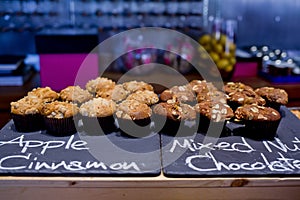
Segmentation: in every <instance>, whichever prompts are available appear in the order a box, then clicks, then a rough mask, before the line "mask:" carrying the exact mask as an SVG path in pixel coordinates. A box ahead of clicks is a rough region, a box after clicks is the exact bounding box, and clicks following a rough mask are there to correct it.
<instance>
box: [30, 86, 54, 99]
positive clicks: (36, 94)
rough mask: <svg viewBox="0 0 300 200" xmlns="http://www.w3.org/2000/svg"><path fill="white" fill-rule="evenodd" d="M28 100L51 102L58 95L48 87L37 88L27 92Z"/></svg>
mask: <svg viewBox="0 0 300 200" xmlns="http://www.w3.org/2000/svg"><path fill="white" fill-rule="evenodd" d="M27 96H28V97H29V98H39V99H41V100H43V101H44V102H52V101H55V100H57V99H58V98H59V94H58V93H57V92H55V91H53V90H52V89H51V88H50V87H38V88H34V89H33V90H31V91H30V92H28V94H27Z"/></svg>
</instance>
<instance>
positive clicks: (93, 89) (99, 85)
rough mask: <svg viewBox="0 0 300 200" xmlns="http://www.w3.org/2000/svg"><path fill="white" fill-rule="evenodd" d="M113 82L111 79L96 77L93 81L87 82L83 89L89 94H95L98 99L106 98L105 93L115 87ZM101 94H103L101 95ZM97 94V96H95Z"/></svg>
mask: <svg viewBox="0 0 300 200" xmlns="http://www.w3.org/2000/svg"><path fill="white" fill-rule="evenodd" d="M115 84H116V83H115V82H114V81H112V80H111V79H108V78H105V77H97V78H95V79H92V80H89V81H88V82H87V83H86V85H85V88H86V89H87V90H88V91H89V92H90V93H91V94H96V95H98V97H102V95H104V96H103V97H107V96H105V95H107V94H106V93H107V91H109V90H112V89H113V88H114V86H115ZM102 92H103V94H102ZM97 93H98V94H97Z"/></svg>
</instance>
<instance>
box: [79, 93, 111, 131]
mask: <svg viewBox="0 0 300 200" xmlns="http://www.w3.org/2000/svg"><path fill="white" fill-rule="evenodd" d="M115 111H116V103H115V102H113V101H112V100H108V99H104V98H101V97H98V98H94V99H91V100H89V101H87V102H85V103H83V104H82V105H81V106H80V108H79V112H80V114H81V116H82V122H83V129H84V130H85V132H86V133H88V134H93V135H101V133H110V132H113V131H115V130H116V126H115V120H114V116H113V114H114V113H115ZM100 127H101V129H102V131H103V132H101V129H100Z"/></svg>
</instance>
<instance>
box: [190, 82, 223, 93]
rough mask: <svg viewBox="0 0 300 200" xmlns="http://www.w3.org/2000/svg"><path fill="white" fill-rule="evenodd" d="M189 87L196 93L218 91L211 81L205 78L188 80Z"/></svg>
mask: <svg viewBox="0 0 300 200" xmlns="http://www.w3.org/2000/svg"><path fill="white" fill-rule="evenodd" d="M189 87H190V88H191V89H192V91H193V92H195V93H196V95H198V94H204V93H208V92H214V91H218V89H217V88H216V87H215V86H214V85H213V84H212V83H211V82H207V81H206V80H202V81H201V80H192V81H190V82H189Z"/></svg>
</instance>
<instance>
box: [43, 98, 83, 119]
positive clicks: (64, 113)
mask: <svg viewBox="0 0 300 200" xmlns="http://www.w3.org/2000/svg"><path fill="white" fill-rule="evenodd" d="M78 111H79V108H78V107H77V105H76V104H73V103H68V102H61V101H53V102H51V103H46V104H44V107H43V109H42V112H41V114H42V115H43V116H45V117H48V118H56V119H63V118H69V117H72V116H75V115H76V114H77V113H78Z"/></svg>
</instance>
